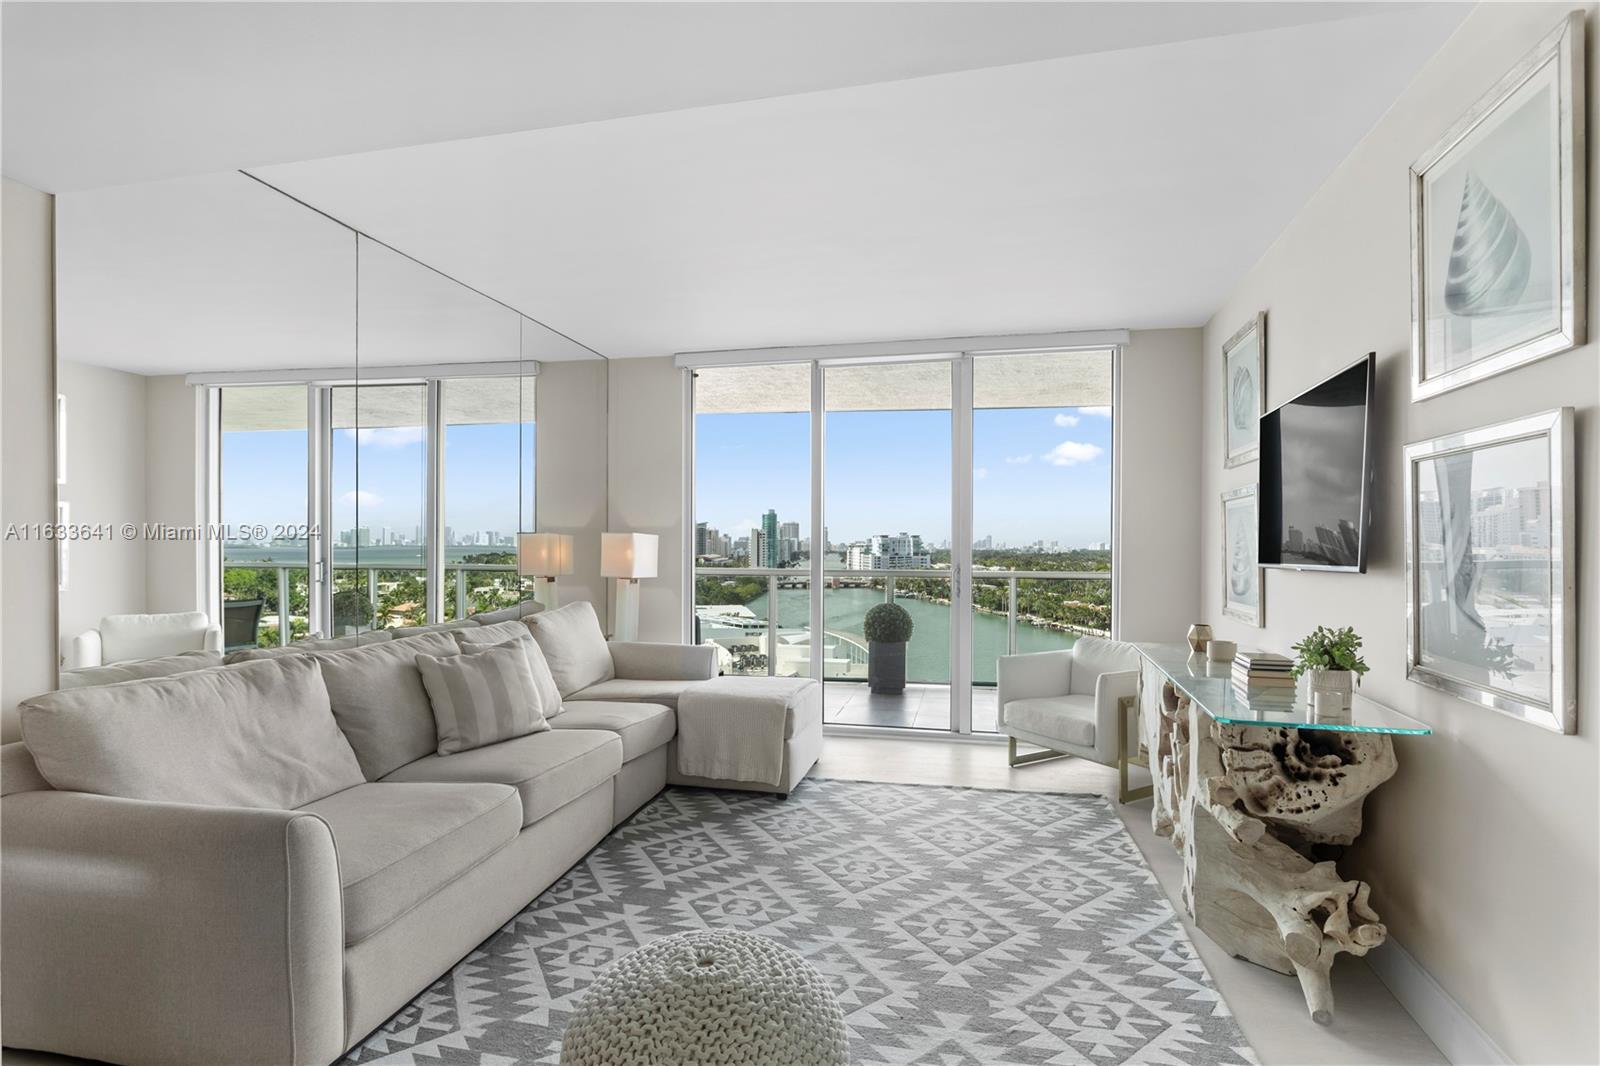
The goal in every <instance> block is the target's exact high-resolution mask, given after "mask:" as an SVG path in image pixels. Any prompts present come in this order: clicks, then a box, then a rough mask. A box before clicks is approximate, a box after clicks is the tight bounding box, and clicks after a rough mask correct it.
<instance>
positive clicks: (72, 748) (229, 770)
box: [22, 656, 362, 810]
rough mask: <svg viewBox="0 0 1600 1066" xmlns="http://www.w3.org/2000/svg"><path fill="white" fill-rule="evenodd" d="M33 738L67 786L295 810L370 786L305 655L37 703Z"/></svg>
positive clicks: (58, 781) (30, 729) (33, 748)
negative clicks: (356, 788)
mask: <svg viewBox="0 0 1600 1066" xmlns="http://www.w3.org/2000/svg"><path fill="white" fill-rule="evenodd" d="M22 738H23V739H24V740H25V741H27V744H28V750H29V751H30V752H31V753H32V754H33V758H34V761H35V762H36V763H37V765H38V767H39V772H40V773H41V774H42V775H43V776H44V778H45V780H46V781H49V782H50V784H51V785H52V786H53V787H55V788H58V789H65V790H68V791H72V792H93V793H97V794H99V795H102V796H122V797H125V798H128V799H144V800H160V801H164V802H168V803H198V804H205V805H207V806H221V807H272V808H276V809H281V810H290V809H293V808H295V807H300V806H303V805H304V804H307V803H310V802H312V801H313V800H318V799H321V798H322V797H324V796H330V795H332V794H333V793H335V792H340V791H342V790H344V789H347V788H350V787H351V786H352V785H359V784H361V783H362V778H361V767H360V766H359V765H358V764H357V762H356V757H355V753H354V752H352V751H351V750H350V744H349V742H348V741H346V740H345V738H344V736H343V734H341V733H340V732H339V727H338V726H337V725H336V724H335V723H334V720H333V714H332V712H331V710H330V709H329V706H328V691H327V689H325V688H324V687H323V685H322V673H321V670H320V669H319V667H318V664H317V662H316V661H315V660H313V659H310V658H307V657H305V656H291V657H289V658H286V659H271V660H268V661H266V662H260V663H247V664H245V665H243V666H238V667H230V668H218V669H214V670H198V671H195V672H193V673H187V674H177V675H174V676H172V677H159V678H152V679H150V680H146V681H125V682H123V683H121V684H118V685H104V686H101V687H98V688H80V689H72V690H70V691H64V692H52V693H49V694H48V695H44V696H36V697H34V698H33V699H31V700H28V701H27V702H25V703H23V704H22Z"/></svg>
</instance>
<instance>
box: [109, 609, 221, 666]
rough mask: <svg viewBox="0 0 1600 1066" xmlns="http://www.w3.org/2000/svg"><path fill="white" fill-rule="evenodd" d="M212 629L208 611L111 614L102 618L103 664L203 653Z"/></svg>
mask: <svg viewBox="0 0 1600 1066" xmlns="http://www.w3.org/2000/svg"><path fill="white" fill-rule="evenodd" d="M210 628H211V623H210V622H209V621H208V620H207V619H206V615H205V612H204V611H174V612H171V613H169V614H108V615H106V616H105V617H104V618H102V619H100V655H101V661H102V662H106V663H116V662H124V661H126V660H129V659H155V658H158V657H160V656H163V655H174V654H177V653H178V652H184V651H201V650H203V649H204V648H205V646H206V632H207V630H209V629H210Z"/></svg>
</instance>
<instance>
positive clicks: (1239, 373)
mask: <svg viewBox="0 0 1600 1066" xmlns="http://www.w3.org/2000/svg"><path fill="white" fill-rule="evenodd" d="M1266 367H1267V313H1266V312H1265V311H1261V312H1259V313H1257V314H1256V316H1255V317H1254V318H1252V319H1251V320H1250V321H1249V322H1246V323H1245V324H1244V325H1243V326H1240V327H1239V329H1238V330H1237V331H1236V332H1235V333H1234V335H1233V336H1231V337H1229V338H1228V341H1227V343H1226V344H1224V345H1223V346H1222V432H1223V438H1222V465H1223V466H1225V467H1231V466H1243V465H1244V464H1245V463H1253V462H1255V461H1256V458H1257V456H1259V455H1260V454H1261V434H1260V427H1259V425H1258V423H1259V422H1260V421H1261V412H1262V410H1263V409H1264V406H1265V403H1266V397H1267V381H1266Z"/></svg>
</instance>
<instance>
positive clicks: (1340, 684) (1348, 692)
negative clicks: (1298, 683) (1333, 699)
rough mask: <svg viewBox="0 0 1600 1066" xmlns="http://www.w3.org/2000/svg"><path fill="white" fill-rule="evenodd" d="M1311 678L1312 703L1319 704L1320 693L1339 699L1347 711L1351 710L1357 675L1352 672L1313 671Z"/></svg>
mask: <svg viewBox="0 0 1600 1066" xmlns="http://www.w3.org/2000/svg"><path fill="white" fill-rule="evenodd" d="M1308 676H1309V677H1310V678H1311V702H1312V704H1313V705H1315V704H1316V702H1317V694H1318V693H1328V694H1330V695H1335V696H1338V697H1339V700H1340V704H1341V706H1342V707H1343V708H1344V709H1345V710H1347V711H1348V710H1349V709H1350V704H1351V702H1352V697H1353V696H1354V695H1355V687H1356V675H1355V673H1354V672H1353V671H1350V670H1312V671H1311V672H1310V674H1309V675H1308Z"/></svg>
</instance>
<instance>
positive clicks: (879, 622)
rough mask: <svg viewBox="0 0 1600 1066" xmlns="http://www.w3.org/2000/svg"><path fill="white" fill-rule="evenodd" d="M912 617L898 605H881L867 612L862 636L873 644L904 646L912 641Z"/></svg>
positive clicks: (862, 627)
mask: <svg viewBox="0 0 1600 1066" xmlns="http://www.w3.org/2000/svg"><path fill="white" fill-rule="evenodd" d="M911 628H912V627H911V615H910V613H909V612H908V611H907V610H906V609H905V608H904V607H902V606H900V605H899V604H898V603H880V604H878V605H877V606H875V607H873V608H872V609H871V610H869V611H867V617H866V619H865V621H863V622H862V626H861V630H862V634H863V635H864V636H865V637H866V638H867V640H868V641H869V642H870V643H873V644H904V643H905V642H906V641H908V640H910V639H911Z"/></svg>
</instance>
